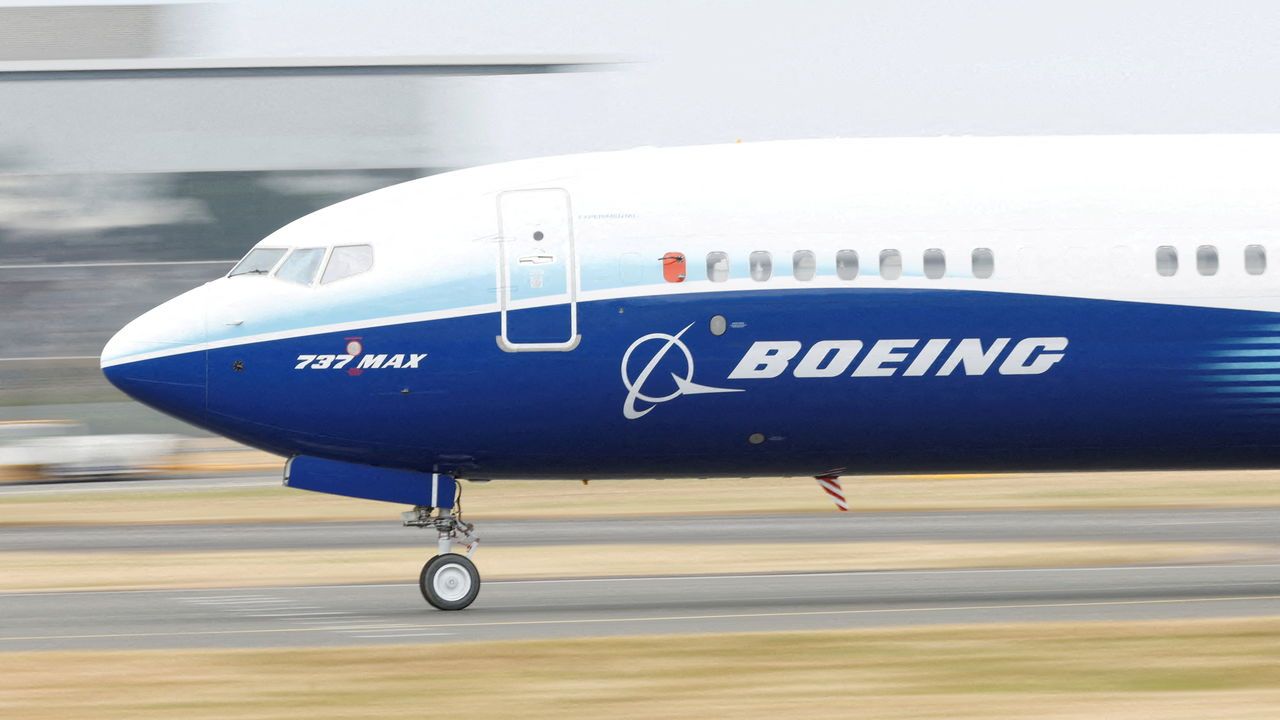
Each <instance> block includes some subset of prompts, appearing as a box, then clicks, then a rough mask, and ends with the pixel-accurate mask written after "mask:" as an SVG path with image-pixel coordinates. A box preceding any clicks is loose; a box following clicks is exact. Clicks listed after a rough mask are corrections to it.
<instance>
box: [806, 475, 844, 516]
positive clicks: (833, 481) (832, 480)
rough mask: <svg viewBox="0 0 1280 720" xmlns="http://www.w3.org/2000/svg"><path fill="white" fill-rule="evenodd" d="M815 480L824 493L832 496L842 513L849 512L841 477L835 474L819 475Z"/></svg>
mask: <svg viewBox="0 0 1280 720" xmlns="http://www.w3.org/2000/svg"><path fill="white" fill-rule="evenodd" d="M814 479H815V480H817V481H818V487H820V488H822V491H823V492H825V493H826V494H828V495H830V496H831V499H832V500H833V501H834V502H835V504H836V509H837V510H839V511H840V512H849V503H848V502H846V501H845V499H844V488H842V487H840V476H839V475H836V474H834V473H827V474H825V475H819V476H817V477H816V478H814Z"/></svg>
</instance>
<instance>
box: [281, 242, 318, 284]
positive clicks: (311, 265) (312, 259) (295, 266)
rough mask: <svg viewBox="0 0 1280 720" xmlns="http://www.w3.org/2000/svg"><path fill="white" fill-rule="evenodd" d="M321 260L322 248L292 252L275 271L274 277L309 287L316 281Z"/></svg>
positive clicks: (301, 249)
mask: <svg viewBox="0 0 1280 720" xmlns="http://www.w3.org/2000/svg"><path fill="white" fill-rule="evenodd" d="M323 260H324V248H300V249H298V250H294V251H293V252H292V253H290V254H289V257H287V258H285V261H284V264H282V265H281V266H280V269H279V270H277V271H276V277H278V278H280V279H281V280H287V281H289V282H294V283H298V284H299V285H310V284H311V283H312V281H314V280H315V279H316V273H317V272H318V271H319V270H320V263H321V261H323Z"/></svg>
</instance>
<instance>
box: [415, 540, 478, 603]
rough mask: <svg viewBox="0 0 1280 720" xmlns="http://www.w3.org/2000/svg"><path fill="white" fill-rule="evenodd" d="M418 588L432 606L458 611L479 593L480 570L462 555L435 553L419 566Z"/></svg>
mask: <svg viewBox="0 0 1280 720" xmlns="http://www.w3.org/2000/svg"><path fill="white" fill-rule="evenodd" d="M418 587H420V588H421V589H422V597H424V598H426V599H427V602H429V603H431V606H432V607H434V608H438V609H440V610H461V609H463V608H465V607H467V606H468V605H470V604H471V603H472V602H473V601H474V600H475V599H476V596H477V595H479V594H480V572H479V571H478V570H476V566H475V563H473V562H471V560H469V559H467V556H466V555H459V554H457V553H446V554H444V555H437V556H435V557H433V558H431V559H430V560H428V561H427V564H426V565H424V566H423V567H422V574H421V575H420V576H419V577H418Z"/></svg>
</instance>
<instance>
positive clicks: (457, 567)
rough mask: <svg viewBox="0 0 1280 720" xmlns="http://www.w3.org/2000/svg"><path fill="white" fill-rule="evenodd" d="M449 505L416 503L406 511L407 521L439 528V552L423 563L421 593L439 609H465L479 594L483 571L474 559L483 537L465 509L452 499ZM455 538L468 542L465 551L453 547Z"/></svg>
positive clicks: (420, 581)
mask: <svg viewBox="0 0 1280 720" xmlns="http://www.w3.org/2000/svg"><path fill="white" fill-rule="evenodd" d="M450 505H451V507H448V508H442V507H430V506H425V505H420V506H418V507H415V508H414V509H413V510H411V511H409V512H407V513H404V524H405V525H407V526H409V527H417V528H424V529H425V528H430V529H432V530H435V531H436V555H435V557H433V558H431V559H430V560H428V561H427V564H426V565H424V566H422V573H421V574H419V575H418V588H419V589H420V590H422V597H424V598H426V599H427V602H428V603H431V607H434V608H437V609H440V610H462V609H463V608H465V607H467V606H468V605H470V604H471V603H473V602H475V599H476V596H477V595H479V594H480V571H479V570H476V566H475V563H473V562H471V555H473V554H474V553H475V551H476V549H477V548H478V547H479V546H480V540H479V539H478V538H477V537H476V536H475V535H474V534H473V531H474V530H475V526H474V525H472V524H471V523H468V522H463V521H462V511H461V510H460V509H458V508H457V507H456V506H453V502H452V501H451V502H450ZM455 542H460V543H465V544H466V547H467V554H466V555H460V554H458V553H455V552H454V551H453V546H454V543H455Z"/></svg>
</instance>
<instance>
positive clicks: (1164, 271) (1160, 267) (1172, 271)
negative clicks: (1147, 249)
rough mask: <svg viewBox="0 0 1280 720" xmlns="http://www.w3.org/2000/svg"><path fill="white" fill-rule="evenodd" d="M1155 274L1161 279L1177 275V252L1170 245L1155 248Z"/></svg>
mask: <svg viewBox="0 0 1280 720" xmlns="http://www.w3.org/2000/svg"><path fill="white" fill-rule="evenodd" d="M1156 272H1158V273H1160V276H1161V277H1173V276H1174V275H1176V274H1178V250H1177V249H1176V248H1174V247H1173V246H1172V245H1161V246H1160V247H1158V248H1156Z"/></svg>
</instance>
